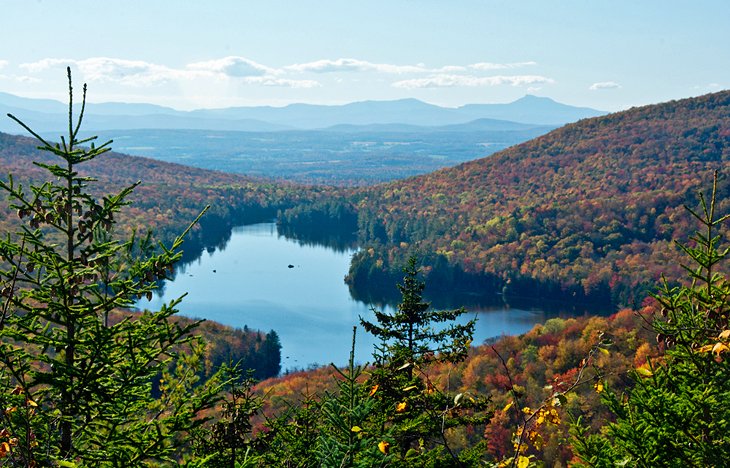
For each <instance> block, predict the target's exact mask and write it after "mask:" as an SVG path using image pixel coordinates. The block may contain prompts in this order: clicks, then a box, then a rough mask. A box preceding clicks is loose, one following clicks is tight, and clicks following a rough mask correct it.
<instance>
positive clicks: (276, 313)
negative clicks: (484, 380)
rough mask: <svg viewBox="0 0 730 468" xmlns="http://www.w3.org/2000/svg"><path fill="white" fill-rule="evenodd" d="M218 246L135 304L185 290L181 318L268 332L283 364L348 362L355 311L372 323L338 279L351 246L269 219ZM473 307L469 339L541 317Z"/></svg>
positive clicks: (366, 352)
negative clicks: (295, 233)
mask: <svg viewBox="0 0 730 468" xmlns="http://www.w3.org/2000/svg"><path fill="white" fill-rule="evenodd" d="M222 246H223V248H220V249H214V250H213V251H210V250H208V251H204V252H202V253H201V255H200V257H199V258H198V259H197V260H195V261H193V262H188V263H186V264H184V265H181V267H180V268H179V270H178V272H177V275H176V277H175V278H174V280H172V281H168V282H166V284H165V287H164V289H162V290H161V291H159V292H160V294H158V295H156V296H155V297H153V299H152V300H151V301H147V300H143V301H140V302H139V304H138V307H140V308H150V309H158V308H159V307H160V306H161V305H162V303H163V302H169V301H170V300H171V299H174V298H177V297H180V296H181V295H183V294H185V293H187V296H186V297H185V299H184V300H183V302H182V303H181V305H180V307H179V308H180V311H181V313H182V314H184V315H187V316H190V317H199V318H205V319H210V320H215V321H218V322H221V323H224V324H226V325H230V326H234V327H239V328H242V327H243V326H244V325H246V326H248V327H249V328H253V329H260V330H263V331H268V330H271V329H273V330H275V331H276V332H277V333H278V334H279V337H280V339H281V343H282V367H283V368H284V369H293V368H306V367H308V366H310V365H314V364H328V363H329V362H335V363H336V364H344V363H345V362H346V361H347V358H348V355H349V347H350V342H351V336H352V327H353V325H357V324H358V323H359V317H361V316H362V317H364V318H366V319H367V320H373V314H372V311H371V310H370V306H369V305H368V304H366V303H365V302H362V301H357V300H355V299H353V298H352V296H351V295H350V291H349V288H348V287H347V285H346V284H345V283H344V276H345V274H346V273H347V271H348V268H349V264H350V259H351V256H352V254H353V253H354V252H355V250H354V249H352V248H340V249H333V248H329V247H325V246H323V245H317V244H315V243H312V242H300V241H297V240H292V239H288V238H286V237H284V236H281V235H279V232H278V230H277V227H276V225H275V224H274V223H259V224H253V225H248V226H241V227H237V228H234V230H233V233H232V235H231V237H230V239H228V241H227V242H226V243H225V244H222ZM290 266H291V268H290ZM393 289H394V290H395V289H396V288H395V285H393ZM385 307H386V308H387V307H389V306H385ZM379 309H381V310H382V307H379ZM472 312H473V314H466V315H467V317H464V320H469V319H470V318H472V317H473V316H474V315H476V316H477V317H478V319H479V320H478V322H477V327H476V332H475V340H474V341H475V343H480V342H482V341H484V340H485V339H488V338H491V337H495V336H499V335H513V334H519V333H524V332H526V331H527V330H529V329H530V328H532V326H533V325H534V324H536V323H540V322H543V321H544V320H546V318H547V317H546V314H545V313H544V312H542V311H540V310H527V309H521V308H506V307H504V306H501V307H500V306H497V307H484V308H476V309H473V310H472ZM373 345H374V342H373V340H372V338H371V337H370V336H368V335H367V334H365V333H364V332H363V331H362V329H360V330H359V331H358V343H357V348H356V359H357V360H358V361H359V362H366V361H369V360H370V358H371V354H372V349H373Z"/></svg>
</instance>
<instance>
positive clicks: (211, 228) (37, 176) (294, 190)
mask: <svg viewBox="0 0 730 468" xmlns="http://www.w3.org/2000/svg"><path fill="white" fill-rule="evenodd" d="M33 161H39V162H46V163H48V162H49V161H50V159H49V158H48V157H47V156H45V155H43V154H39V153H38V151H37V150H36V142H35V141H34V140H32V139H30V138H25V137H18V136H14V135H7V134H4V133H0V168H1V169H0V173H2V177H3V178H5V177H7V174H8V173H12V174H13V176H14V177H15V178H16V179H18V180H33V181H36V182H37V181H40V180H43V179H41V177H43V176H44V174H43V170H42V169H41V168H39V167H38V166H36V165H34V164H33ZM83 174H86V175H89V176H93V177H94V178H96V179H98V180H99V182H100V183H99V185H98V186H99V187H102V189H101V190H104V191H108V190H114V189H118V188H119V187H121V186H124V185H128V184H132V183H136V182H138V181H142V183H141V184H140V185H139V187H137V189H136V190H135V192H134V195H133V197H132V205H131V206H130V207H129V208H128V209H127V210H126V211H125V213H124V214H123V219H121V220H120V221H121V223H120V224H121V226H124V228H126V229H132V228H134V229H139V230H141V231H143V232H146V231H152V232H153V233H154V235H155V237H156V238H158V239H160V240H162V241H164V242H168V243H169V242H171V241H172V240H173V239H174V237H175V236H177V235H179V234H180V233H182V231H184V230H185V228H186V227H187V226H188V225H189V223H191V222H192V221H193V220H194V219H195V218H196V216H197V215H198V214H199V213H200V211H201V210H202V209H203V208H204V207H205V206H206V205H210V206H211V208H210V210H209V211H208V212H207V213H206V215H205V216H204V217H203V218H202V219H201V221H200V224H199V225H198V226H196V227H194V229H193V230H192V232H191V233H190V235H189V237H188V238H186V242H185V245H184V247H183V249H184V251H185V254H186V255H185V258H195V257H196V256H197V255H198V254H199V252H200V250H201V249H202V248H205V247H214V246H215V245H216V244H217V243H219V242H221V241H222V240H225V238H226V237H227V236H228V235H229V234H230V229H231V227H232V226H234V225H240V224H244V223H247V222H256V221H262V220H271V219H274V218H275V217H276V215H277V211H278V210H282V209H286V208H291V207H294V206H296V205H298V204H301V203H307V202H308V201H309V200H316V199H318V198H319V197H320V196H322V195H323V194H326V193H327V189H320V188H315V187H311V188H310V187H302V186H297V185H294V184H289V183H286V182H283V181H278V182H273V181H269V180H266V179H256V178H250V177H244V176H240V175H233V174H227V173H223V172H215V171H206V170H201V169H195V168H191V167H188V166H182V165H178V164H171V163H165V162H160V161H155V160H153V159H148V158H141V157H134V156H128V155H123V154H118V153H110V154H107V155H105V157H104V158H100V159H98V160H94V161H91V162H89V164H88V165H86V166H85V167H84V170H83ZM0 210H2V213H7V212H6V211H5V210H6V204H5V201H4V200H3V201H0ZM9 221H10V219H9V217H8V216H2V219H1V220H0V227H2V228H3V230H4V231H9V229H7V227H8V226H6V225H4V224H2V223H7V222H9Z"/></svg>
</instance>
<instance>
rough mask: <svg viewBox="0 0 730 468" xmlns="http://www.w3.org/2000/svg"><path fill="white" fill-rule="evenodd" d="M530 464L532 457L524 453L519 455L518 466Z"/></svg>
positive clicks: (524, 467)
mask: <svg viewBox="0 0 730 468" xmlns="http://www.w3.org/2000/svg"><path fill="white" fill-rule="evenodd" d="M528 466H530V459H529V458H527V457H526V456H524V455H520V456H519V457H517V468H527V467H528Z"/></svg>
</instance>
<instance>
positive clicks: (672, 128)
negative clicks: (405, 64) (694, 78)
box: [349, 91, 730, 305]
mask: <svg viewBox="0 0 730 468" xmlns="http://www.w3.org/2000/svg"><path fill="white" fill-rule="evenodd" d="M729 159H730V91H724V92H720V93H715V94H709V95H705V96H701V97H698V98H691V99H684V100H681V101H672V102H668V103H664V104H658V105H652V106H646V107H641V108H633V109H630V110H628V111H625V112H620V113H616V114H612V115H608V116H605V117H598V118H593V119H586V120H581V121H579V122H577V123H575V124H570V125H567V126H565V127H563V128H560V129H558V130H555V131H553V132H551V133H549V134H547V135H545V136H542V137H539V138H536V139H534V140H531V141H529V142H527V143H524V144H521V145H518V146H515V147H512V148H510V149H507V150H505V151H502V152H500V153H496V154H494V155H492V156H490V157H487V158H484V159H481V160H477V161H473V162H469V163H465V164H462V165H460V166H457V167H455V168H451V169H446V170H441V171H438V172H435V173H432V174H429V175H426V176H422V177H416V178H411V179H407V180H403V181H398V182H394V183H391V184H387V185H381V186H378V187H375V188H373V189H370V190H367V191H364V192H361V193H359V194H358V195H357V196H356V197H355V201H354V202H352V204H353V209H355V210H356V211H357V213H358V222H359V235H360V241H361V246H363V247H364V248H363V249H362V251H361V252H360V253H359V254H358V255H357V256H356V258H355V259H354V260H353V265H352V268H351V271H350V276H349V281H350V283H351V284H352V285H353V286H354V289H355V290H358V289H359V290H363V289H365V288H367V285H368V284H374V283H378V282H380V281H383V283H391V284H392V278H394V277H397V275H396V274H391V275H388V273H392V272H395V271H397V270H398V268H399V266H397V265H398V264H399V262H400V261H402V259H403V258H405V257H406V256H407V254H406V253H407V252H410V251H413V250H418V251H420V252H421V253H423V254H424V255H425V256H426V258H427V262H428V263H429V264H430V266H431V267H433V268H434V270H435V271H434V273H435V274H434V275H433V278H432V279H430V280H429V282H430V284H432V285H433V284H436V285H438V284H442V285H444V286H445V287H447V288H452V289H453V288H458V287H460V286H463V285H468V286H469V287H470V288H474V289H481V290H482V291H491V292H492V293H494V292H501V291H502V290H503V289H504V290H505V292H507V293H511V294H513V295H515V296H517V297H520V296H524V297H532V298H535V297H560V298H567V299H571V300H575V301H580V300H592V301H594V302H596V301H598V302H602V303H604V304H605V303H608V302H611V303H613V304H614V305H616V304H628V305H631V304H634V303H636V302H637V301H641V300H642V299H643V297H644V296H645V293H646V285H647V284H651V283H652V282H656V281H657V280H658V279H659V278H660V275H661V274H664V275H666V276H667V278H668V279H670V280H676V279H677V278H678V277H679V275H680V274H681V271H680V268H679V267H678V266H677V263H676V262H675V258H676V250H675V249H674V247H673V241H674V240H677V239H686V238H688V236H689V235H690V234H691V232H692V230H691V228H690V227H689V225H688V217H687V216H686V214H685V212H684V209H683V208H682V205H683V204H685V203H689V204H690V205H694V204H695V202H696V196H695V193H696V191H697V189H698V188H699V187H703V186H704V187H707V186H708V184H709V181H710V179H711V172H712V170H714V169H724V168H727V167H728V160H729ZM721 175H722V178H721V180H720V186H719V193H720V204H721V205H723V206H722V207H723V208H724V206H725V205H726V204H727V203H728V201H727V195H728V191H729V190H730V187H729V186H728V181H727V179H726V176H727V171H724V172H723V171H721Z"/></svg>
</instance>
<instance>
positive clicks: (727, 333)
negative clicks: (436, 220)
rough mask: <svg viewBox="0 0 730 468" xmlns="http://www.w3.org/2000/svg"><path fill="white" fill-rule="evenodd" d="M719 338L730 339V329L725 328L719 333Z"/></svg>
mask: <svg viewBox="0 0 730 468" xmlns="http://www.w3.org/2000/svg"><path fill="white" fill-rule="evenodd" d="M718 338H719V339H721V340H727V339H730V330H724V331H723V332H722V333H720V335H718Z"/></svg>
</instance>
